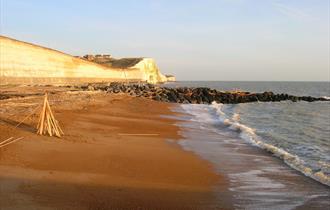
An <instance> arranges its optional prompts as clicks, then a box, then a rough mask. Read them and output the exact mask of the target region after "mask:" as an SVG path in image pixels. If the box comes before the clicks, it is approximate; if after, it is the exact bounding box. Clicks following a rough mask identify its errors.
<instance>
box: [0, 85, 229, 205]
mask: <svg viewBox="0 0 330 210" xmlns="http://www.w3.org/2000/svg"><path fill="white" fill-rule="evenodd" d="M12 90H13V89H10V90H9V89H7V90H6V91H12ZM41 90H43V88H39V89H38V90H37V91H36V90H33V91H35V92H34V93H36V92H40V91H41ZM29 91H30V90H29ZM61 91H62V90H60V91H58V92H57V91H53V92H56V93H54V94H50V96H49V98H50V104H51V106H52V107H53V110H54V112H55V117H56V118H57V119H58V121H59V122H60V125H61V126H62V128H63V130H64V132H65V136H64V137H63V138H62V139H59V138H54V137H47V136H38V135H36V134H35V125H36V122H37V119H38V115H37V114H34V115H32V116H31V117H30V118H28V119H27V120H26V122H24V123H23V124H22V125H21V126H19V127H18V128H14V126H15V125H16V124H17V123H18V122H19V121H20V120H22V119H23V118H24V117H25V116H27V115H28V114H29V113H31V112H32V111H33V110H34V109H35V108H36V107H37V106H38V105H39V104H41V102H42V99H43V97H42V96H41V95H35V96H29V97H25V98H13V99H6V100H1V101H0V107H1V109H0V137H1V138H0V140H4V139H7V138H9V137H11V136H13V137H24V139H23V140H21V141H19V142H17V143H14V144H12V145H9V146H6V147H4V148H0V209H1V210H2V209H6V210H7V209H231V208H232V204H231V201H230V194H229V191H228V182H227V181H226V177H222V176H221V175H219V174H216V173H215V172H214V170H213V168H212V166H211V165H210V164H209V163H208V162H207V161H205V160H202V159H200V158H199V157H198V156H197V155H195V154H194V153H192V152H188V151H184V150H182V149H181V147H180V146H179V145H178V144H177V143H176V141H177V140H178V139H180V138H182V137H181V136H180V135H178V132H179V128H178V127H177V126H175V125H174V123H175V122H176V121H175V120H174V119H170V118H163V117H161V116H162V115H173V114H175V113H174V112H173V111H171V110H170V108H173V107H171V106H174V105H169V104H165V103H158V102H155V101H151V100H147V99H142V98H131V97H127V96H124V95H112V96H111V95H107V94H105V93H101V92H71V93H67V92H61ZM63 91H64V90H63ZM131 134H139V135H131ZM141 134H148V135H141ZM150 134H151V135H150ZM214 186H217V189H218V190H217V193H216V194H215V192H214ZM219 189H220V190H219ZM219 194H220V195H221V196H219Z"/></svg>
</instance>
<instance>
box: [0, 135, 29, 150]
mask: <svg viewBox="0 0 330 210" xmlns="http://www.w3.org/2000/svg"><path fill="white" fill-rule="evenodd" d="M23 138H24V137H20V138H17V139H15V140H13V141H11V142H8V143H6V144H2V145H0V148H1V147H4V146H7V145H9V144H12V143H14V142H17V141H19V140H21V139H23Z"/></svg>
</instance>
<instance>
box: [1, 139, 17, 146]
mask: <svg viewBox="0 0 330 210" xmlns="http://www.w3.org/2000/svg"><path fill="white" fill-rule="evenodd" d="M13 138H14V137H10V138H8V139H6V140H4V141H2V142H0V145H1V144H4V143H6V142H9V141H11V140H12V139H13Z"/></svg>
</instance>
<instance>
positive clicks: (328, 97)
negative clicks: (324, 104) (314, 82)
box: [321, 96, 330, 100]
mask: <svg viewBox="0 0 330 210" xmlns="http://www.w3.org/2000/svg"><path fill="white" fill-rule="evenodd" d="M321 98H324V99H327V100H330V96H322V97H321Z"/></svg>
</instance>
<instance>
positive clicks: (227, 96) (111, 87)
mask: <svg viewBox="0 0 330 210" xmlns="http://www.w3.org/2000/svg"><path fill="white" fill-rule="evenodd" d="M75 88H78V89H80V90H93V91H94V90H101V91H106V92H107V93H109V94H118V93H126V94H128V95H131V96H136V97H146V98H150V99H153V100H156V101H163V102H170V103H185V104H211V103H212V102H214V101H215V102H217V103H223V104H237V103H249V102H279V101H287V100H289V101H293V102H297V101H307V102H314V101H330V100H329V99H326V98H322V97H312V96H294V95H289V94H286V93H281V94H275V93H273V92H263V93H250V92H243V91H234V92H230V91H229V92H224V91H219V90H216V89H211V88H206V87H196V88H188V87H180V88H169V87H161V86H155V85H152V84H124V83H108V84H85V85H80V86H75Z"/></svg>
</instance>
